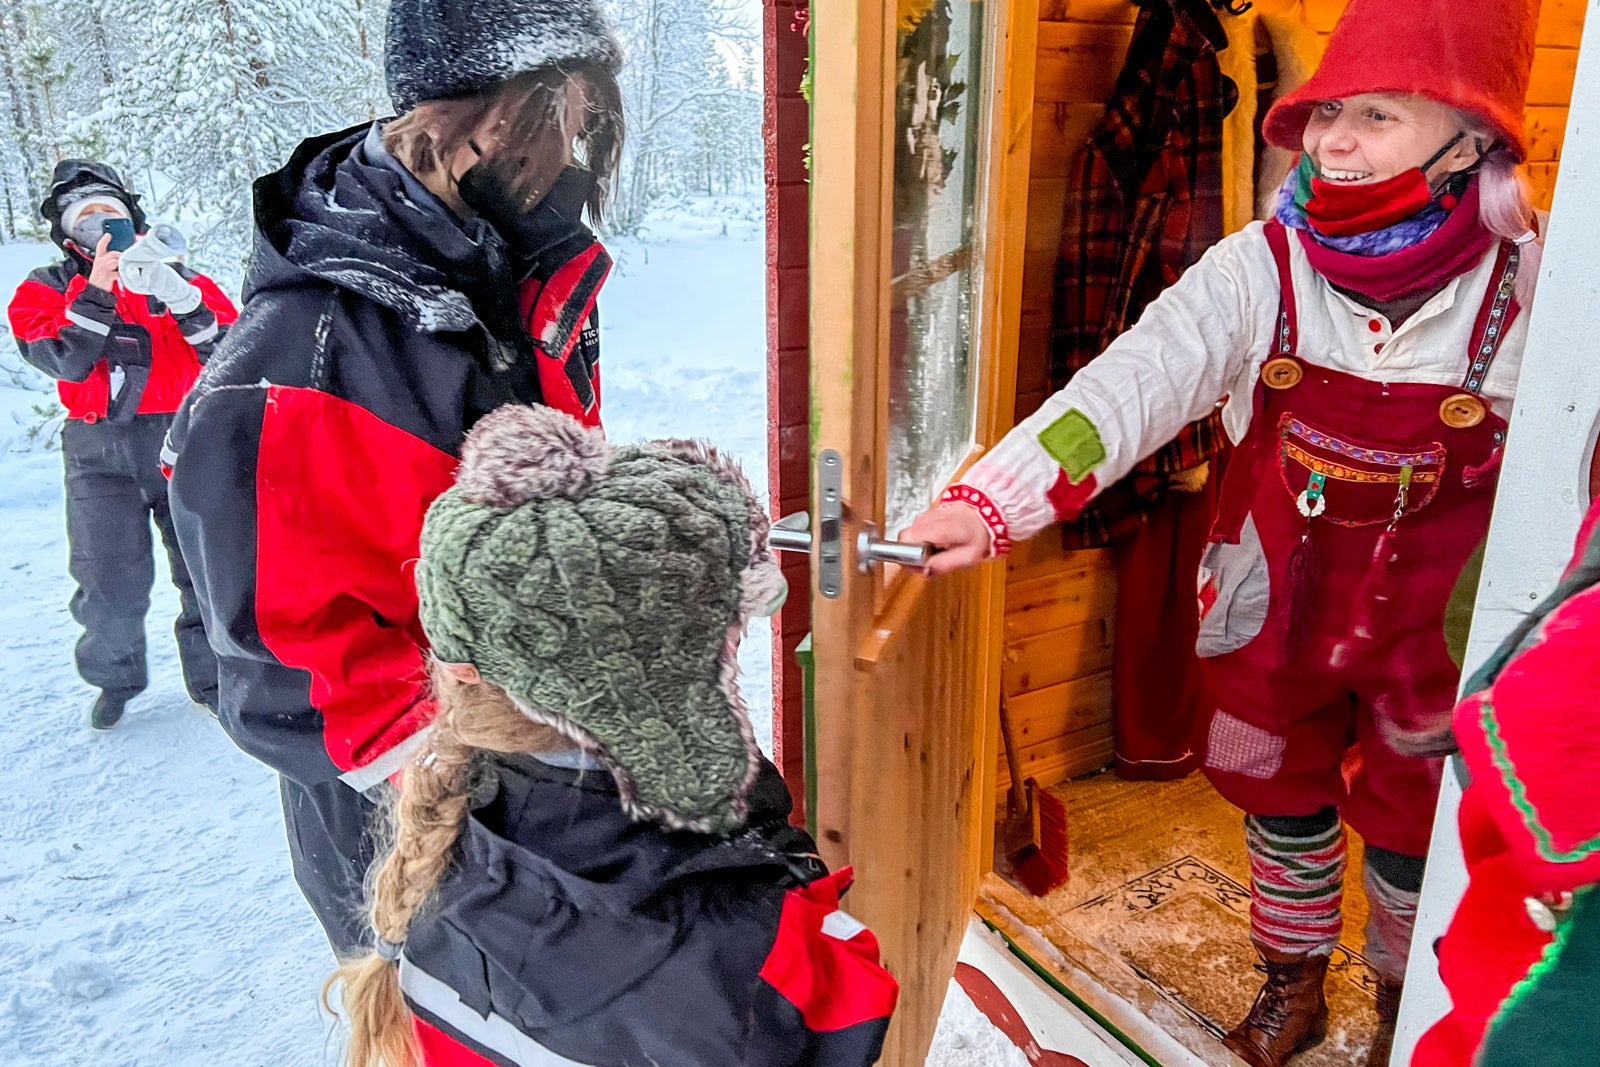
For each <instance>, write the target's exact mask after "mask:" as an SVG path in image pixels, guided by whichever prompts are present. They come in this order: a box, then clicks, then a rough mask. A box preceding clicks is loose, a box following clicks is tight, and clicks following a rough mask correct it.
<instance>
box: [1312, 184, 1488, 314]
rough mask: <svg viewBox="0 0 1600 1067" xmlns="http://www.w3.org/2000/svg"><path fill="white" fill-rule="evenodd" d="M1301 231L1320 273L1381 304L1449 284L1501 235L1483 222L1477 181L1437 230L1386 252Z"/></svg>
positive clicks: (1475, 262) (1474, 263) (1438, 288)
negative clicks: (1340, 245) (1343, 248)
mask: <svg viewBox="0 0 1600 1067" xmlns="http://www.w3.org/2000/svg"><path fill="white" fill-rule="evenodd" d="M1298 232H1299V234H1300V247H1302V248H1304V249H1305V250H1306V258H1307V259H1308V260H1310V261H1311V266H1312V268H1313V269H1314V270H1315V271H1316V272H1317V273H1318V274H1320V275H1322V276H1323V277H1324V278H1326V279H1328V281H1329V282H1330V283H1332V284H1333V285H1335V286H1337V287H1338V288H1340V289H1344V290H1347V291H1349V292H1352V293H1359V294H1360V295H1362V296H1366V297H1371V298H1372V299H1373V300H1375V301H1377V302H1378V303H1380V304H1386V303H1389V302H1390V301H1392V300H1402V299H1404V298H1405V297H1408V296H1414V295H1416V294H1417V293H1424V292H1437V291H1438V290H1440V289H1443V288H1444V287H1445V285H1446V284H1447V283H1448V282H1449V281H1450V279H1451V278H1454V277H1457V276H1458V275H1462V274H1465V273H1467V271H1469V270H1471V269H1472V268H1473V267H1476V266H1477V265H1478V264H1479V263H1480V262H1482V260H1483V257H1484V255H1485V254H1487V253H1488V251H1489V249H1491V248H1493V247H1494V244H1495V240H1496V238H1495V235H1494V234H1492V233H1490V232H1489V231H1488V230H1486V229H1484V228H1483V223H1481V222H1479V221H1478V183H1477V182H1473V183H1472V184H1471V185H1469V186H1467V191H1466V192H1465V193H1463V194H1462V196H1461V203H1459V204H1457V205H1456V207H1455V209H1454V210H1453V211H1451V212H1450V217H1449V218H1447V219H1445V220H1444V222H1443V223H1442V224H1441V225H1440V226H1439V228H1438V229H1437V230H1435V231H1433V233H1431V234H1429V235H1428V236H1427V237H1426V238H1424V239H1423V240H1421V241H1418V242H1417V243H1416V244H1414V245H1412V246H1410V247H1409V248H1402V249H1400V250H1399V251H1398V252H1390V253H1389V254H1387V255H1382V256H1359V255H1355V254H1353V253H1350V252H1336V251H1334V250H1333V249H1331V248H1329V247H1327V246H1326V245H1324V244H1322V243H1320V242H1319V241H1318V240H1317V239H1316V237H1314V236H1313V235H1312V234H1310V233H1308V232H1306V231H1305V230H1300V231H1298Z"/></svg>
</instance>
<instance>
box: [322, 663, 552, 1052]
mask: <svg viewBox="0 0 1600 1067" xmlns="http://www.w3.org/2000/svg"><path fill="white" fill-rule="evenodd" d="M432 676H433V686H434V692H435V695H436V700H437V706H438V714H437V716H436V718H435V719H434V724H433V728H432V731H431V733H430V736H429V744H428V746H427V747H426V748H425V749H424V750H423V751H422V752H420V753H419V754H418V755H417V756H416V757H415V758H413V759H412V761H411V763H410V764H409V765H408V766H407V767H406V771H405V776H404V778H403V783H404V784H403V786H402V788H401V790H400V799H399V801H398V802H397V803H395V804H394V805H393V808H392V814H391V822H392V825H393V838H394V843H393V845H392V846H391V847H390V849H389V851H388V853H387V854H386V855H385V856H384V857H383V860H382V862H381V863H380V864H379V865H378V866H377V867H376V868H375V873H374V874H373V875H372V877H371V879H370V884H369V888H368V899H369V912H370V914H371V916H372V928H373V930H374V931H376V933H377V934H378V936H379V937H381V938H383V940H385V941H388V942H390V943H391V944H394V945H399V944H401V943H403V942H404V941H405V939H406V935H407V934H408V933H409V932H410V929H411V923H412V920H413V919H414V918H415V917H416V916H417V914H418V913H419V912H420V911H421V910H422V909H423V907H424V906H425V905H426V904H427V903H428V901H429V900H430V898H432V896H433V894H434V892H435V891H436V890H437V889H438V887H439V883H440V882H441V881H443V879H444V876H445V874H446V873H447V872H448V871H449V869H450V863H451V860H452V858H453V857H454V852H455V844H456V841H457V840H459V838H460V836H461V830H462V827H464V826H465V825H466V819H467V814H468V812H469V811H470V810H471V806H472V790H473V786H474V784H475V782H476V780H477V777H478V774H477V770H478V765H479V762H480V761H479V756H480V754H481V753H483V752H544V751H551V750H553V749H560V748H566V747H570V743H569V742H567V741H566V740H565V739H564V738H562V737H560V735H558V734H556V733H555V731H553V730H551V729H550V728H549V727H547V726H540V725H538V724H536V723H534V722H532V721H530V720H529V719H528V718H527V717H526V716H524V715H523V714H522V713H521V712H519V711H518V710H517V708H516V706H515V705H514V704H513V703H512V702H511V699H510V698H509V697H508V696H506V694H505V691H504V690H502V689H500V688H499V687H497V686H493V685H488V684H480V685H463V684H462V683H461V682H458V681H456V680H455V679H454V678H453V677H451V676H450V675H449V674H447V673H446V672H445V671H443V670H442V669H440V668H438V667H437V666H435V667H434V668H433V670H432ZM336 986H337V987H339V989H340V993H339V1000H340V1003H341V1006H342V1008H343V1014H344V1016H345V1017H346V1019H347V1020H348V1021H349V1024H350V1043H349V1045H348V1046H347V1047H346V1049H345V1058H344V1063H345V1067H421V1050H420V1049H418V1048H417V1044H416V1035H415V1033H414V1031H413V1030H412V1026H411V1012H410V1010H409V1009H408V1008H407V1007H406V1003H405V998H404V996H403V995H402V994H401V991H400V975H399V971H398V968H397V967H396V966H395V964H394V962H393V961H391V960H386V959H384V958H383V957H381V956H379V955H378V953H377V952H372V953H369V954H368V955H366V956H362V957H358V958H356V959H353V960H349V961H347V962H346V963H344V964H343V965H342V966H341V967H340V968H339V969H338V970H337V971H335V972H334V973H333V975H332V977H330V978H329V979H328V980H327V982H325V983H324V984H323V987H322V1003H323V1007H324V1008H326V1009H327V1010H328V1011H329V1012H330V1013H334V1012H335V1009H334V1006H333V991H334V987H336Z"/></svg>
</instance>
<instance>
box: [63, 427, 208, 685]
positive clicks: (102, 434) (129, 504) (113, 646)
mask: <svg viewBox="0 0 1600 1067" xmlns="http://www.w3.org/2000/svg"><path fill="white" fill-rule="evenodd" d="M170 425H172V416H171V415H138V416H135V417H134V418H133V419H131V420H129V421H127V422H112V421H110V420H107V419H101V420H99V421H97V422H94V423H89V422H84V421H82V420H80V419H68V420H67V424H66V426H65V427H63V429H62V431H61V451H62V453H63V455H64V457H65V460H66V474H67V542H68V563H67V569H68V572H69V573H70V574H71V575H72V579H73V581H75V582H77V583H78V589H77V591H76V592H75V593H73V595H72V617H73V618H74V619H76V620H77V621H78V623H79V624H80V625H81V626H82V627H83V636H82V637H81V638H79V640H78V649H77V663H78V673H79V674H80V675H82V676H83V680H84V681H86V682H88V683H89V684H90V685H92V686H94V687H95V688H97V689H107V690H113V691H117V692H121V693H125V694H128V695H132V694H134V693H138V692H141V691H143V690H144V688H145V687H146V686H147V685H149V683H150V675H149V667H148V665H147V664H146V662H145V638H144V617H145V613H146V612H147V611H149V609H150V587H151V584H152V583H153V582H154V581H155V558H154V544H153V540H152V538H151V536H150V520H151V519H154V520H155V524H156V528H157V529H159V530H160V531H161V540H162V543H163V544H164V545H165V546H166V550H167V564H168V566H169V567H170V568H171V570H172V584H173V585H175V586H177V587H178V594H179V597H180V600H181V604H182V607H181V613H180V614H179V616H178V623H177V626H176V633H177V638H178V656H179V658H180V660H181V661H182V663H183V681H184V685H185V687H186V688H187V689H188V690H189V696H190V698H191V699H192V700H194V701H195V702H197V703H200V704H205V705H207V706H208V707H212V708H215V707H216V705H217V658H216V655H215V654H214V653H213V652H212V651H211V646H210V645H209V644H207V643H206V632H205V627H204V624H203V623H202V622H201V619H200V605H199V602H198V601H197V600H196V599H195V595H194V583H193V582H192V581H190V579H189V569H188V567H186V566H185V565H184V562H183V554H182V552H181V551H180V550H179V548H178V538H177V535H176V534H175V533H174V532H173V529H172V512H171V509H170V508H169V507H168V505H167V479H166V477H165V475H163V474H162V473H161V441H162V439H163V438H164V437H165V436H166V433H167V427H169V426H170Z"/></svg>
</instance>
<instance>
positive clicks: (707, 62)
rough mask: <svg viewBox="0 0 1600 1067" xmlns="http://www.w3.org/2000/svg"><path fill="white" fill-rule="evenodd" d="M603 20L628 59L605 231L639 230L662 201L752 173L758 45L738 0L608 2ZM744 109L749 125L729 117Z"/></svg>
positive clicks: (756, 146) (756, 157)
mask: <svg viewBox="0 0 1600 1067" xmlns="http://www.w3.org/2000/svg"><path fill="white" fill-rule="evenodd" d="M609 14H610V16H611V19H612V23H613V25H614V27H615V28H616V31H617V35H618V37H619V38H621V41H622V46H623V54H624V56H625V57H626V64H625V66H624V68H623V72H622V99H623V107H624V110H625V113H626V116H627V127H628V128H627V142H626V145H625V147H624V151H623V157H622V165H621V168H620V171H619V174H618V188H617V189H616V190H615V194H616V195H615V198H614V201H613V202H614V205H615V207H614V211H613V215H612V219H611V226H612V228H614V229H616V230H619V231H622V232H631V231H633V230H635V229H637V227H638V226H639V225H640V223H641V222H643V220H644V215H645V212H647V211H648V210H649V208H650V206H651V205H652V204H654V203H656V202H657V201H658V200H660V199H661V198H662V197H666V196H671V195H675V194H681V193H685V192H704V191H709V187H711V186H712V185H713V184H715V182H716V181H717V179H716V178H715V177H714V176H713V175H714V173H720V174H726V173H739V172H743V173H753V174H754V175H756V176H759V175H760V173H761V170H760V168H761V136H760V117H759V116H760V103H759V101H760V97H759V94H758V93H755V86H754V83H753V80H752V79H751V77H750V75H749V73H748V72H749V71H750V70H751V69H752V68H754V67H755V63H756V60H755V58H754V57H755V55H756V54H757V49H758V47H759V40H758V36H757V31H756V29H755V27H754V26H753V25H751V24H749V23H748V22H747V21H746V19H745V17H744V15H743V13H742V9H741V7H740V6H739V5H738V4H737V3H736V0H612V2H611V4H610V5H609ZM736 68H737V70H738V72H737V73H736ZM741 105H742V106H743V108H744V109H745V110H746V111H753V113H754V116H755V117H754V121H753V122H752V121H751V119H750V117H749V116H748V115H745V116H742V121H741V118H736V117H734V115H735V113H736V112H737V111H739V110H740V106H741ZM741 134H743V135H741Z"/></svg>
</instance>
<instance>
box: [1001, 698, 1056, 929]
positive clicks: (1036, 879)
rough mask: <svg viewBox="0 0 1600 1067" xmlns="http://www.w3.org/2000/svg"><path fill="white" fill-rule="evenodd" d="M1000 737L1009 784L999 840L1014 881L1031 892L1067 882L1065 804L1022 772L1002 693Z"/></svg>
mask: <svg viewBox="0 0 1600 1067" xmlns="http://www.w3.org/2000/svg"><path fill="white" fill-rule="evenodd" d="M1000 738H1001V740H1002V741H1003V742H1004V744H1005V749H1006V767H1007V768H1008V769H1009V770H1010V772H1011V788H1010V789H1008V790H1007V791H1006V818H1005V822H1004V823H1003V824H1002V825H1001V840H1002V841H1003V843H1004V844H1005V850H1006V859H1008V860H1010V861H1011V869H1012V870H1013V871H1015V872H1016V875H1017V881H1019V882H1021V883H1022V885H1023V888H1025V889H1026V890H1027V891H1028V892H1030V893H1032V894H1033V895H1034V896H1036V897H1042V896H1044V895H1045V894H1047V893H1049V892H1050V891H1051V890H1052V889H1056V888H1058V887H1060V886H1063V885H1065V884H1066V883H1067V807H1066V805H1065V804H1063V803H1062V802H1061V800H1060V798H1059V797H1054V796H1051V795H1050V794H1049V793H1047V792H1045V791H1044V790H1043V789H1040V788H1039V783H1038V782H1036V781H1035V780H1034V779H1032V778H1029V779H1026V780H1024V779H1023V777H1022V759H1021V757H1020V756H1018V754H1017V740H1016V738H1015V737H1014V736H1013V735H1012V733H1011V715H1010V713H1009V711H1008V710H1007V708H1006V698H1005V697H1003V696H1002V697H1001V698H1000Z"/></svg>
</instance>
